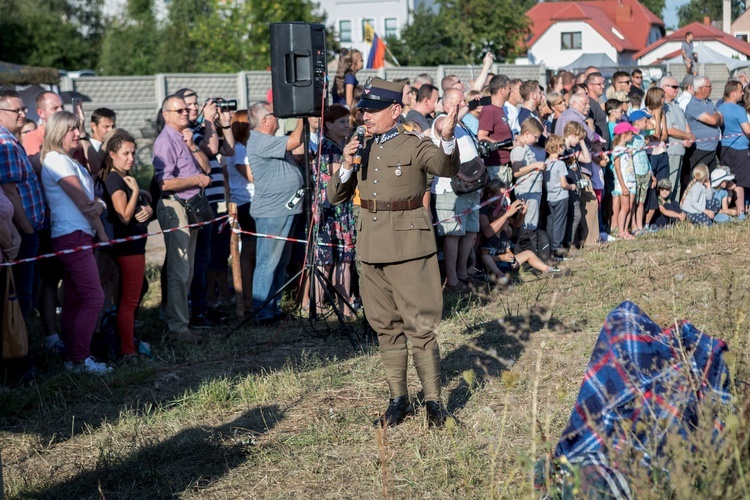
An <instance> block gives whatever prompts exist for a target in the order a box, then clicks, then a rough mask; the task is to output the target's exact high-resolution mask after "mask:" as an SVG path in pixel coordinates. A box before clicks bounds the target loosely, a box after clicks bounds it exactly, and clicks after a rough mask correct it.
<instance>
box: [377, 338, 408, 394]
mask: <svg viewBox="0 0 750 500" xmlns="http://www.w3.org/2000/svg"><path fill="white" fill-rule="evenodd" d="M380 355H381V356H382V358H383V367H384V368H385V380H386V381H387V382H388V389H389V390H390V392H391V399H396V398H398V397H400V396H408V395H409V390H408V389H407V387H406V368H407V367H408V365H409V351H407V349H406V344H404V346H403V349H395V350H390V349H389V350H383V349H381V350H380Z"/></svg>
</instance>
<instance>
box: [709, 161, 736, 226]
mask: <svg viewBox="0 0 750 500" xmlns="http://www.w3.org/2000/svg"><path fill="white" fill-rule="evenodd" d="M733 180H734V175H732V173H731V172H730V171H729V167H724V166H721V165H719V166H718V167H716V169H715V170H714V171H713V172H711V187H712V188H713V191H714V197H713V199H714V200H716V201H718V202H719V203H718V208H719V213H717V214H716V215H715V216H714V222H727V221H729V220H731V218H732V217H737V215H738V214H739V211H738V210H737V209H736V208H729V202H730V200H731V198H732V197H731V196H730V194H729V184H730V183H731V182H732V181H733Z"/></svg>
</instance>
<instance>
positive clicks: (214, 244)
mask: <svg viewBox="0 0 750 500" xmlns="http://www.w3.org/2000/svg"><path fill="white" fill-rule="evenodd" d="M175 94H176V95H178V96H180V97H182V98H183V99H184V100H185V104H186V105H187V108H188V122H189V124H188V128H189V129H190V130H191V131H192V132H193V141H194V142H195V144H196V145H197V146H198V147H199V148H201V151H203V154H205V155H206V157H207V158H208V163H209V165H211V173H210V174H209V175H210V176H211V186H210V187H209V188H206V190H205V194H206V198H208V202H209V203H210V204H211V208H212V209H213V210H214V213H215V214H216V215H217V216H218V215H223V213H220V212H219V203H221V202H223V201H225V194H224V193H225V189H224V188H225V186H224V174H223V173H222V167H221V164H220V163H219V160H218V158H217V156H216V155H217V154H218V153H221V154H222V155H224V156H225V157H227V158H230V157H232V156H233V155H234V136H233V135H232V128H231V127H230V121H231V115H230V113H229V111H223V112H220V111H219V109H218V106H217V105H216V103H215V102H213V101H212V100H209V101H208V102H206V103H205V105H204V106H202V107H201V105H200V104H199V102H198V94H197V93H196V92H195V91H194V90H192V89H188V88H183V89H180V90H178V91H177V92H175ZM200 114H203V122H202V123H199V122H198V117H199V115H200ZM217 127H222V129H223V132H224V134H223V136H222V138H221V139H220V138H219V135H218V133H217ZM220 225H221V224H220V223H218V222H217V223H215V224H210V225H208V226H205V227H202V228H200V229H198V240H197V242H196V244H195V268H194V269H193V280H192V281H191V283H190V328H194V329H196V330H201V329H210V328H213V327H215V326H217V325H219V324H221V321H222V320H223V319H225V318H223V317H222V316H221V315H220V314H218V313H217V312H215V311H214V310H211V309H209V307H208V295H209V289H210V288H211V286H213V285H215V283H216V276H217V272H216V271H215V270H212V269H211V266H210V264H211V263H212V262H213V261H214V255H213V254H214V253H216V255H217V256H219V255H221V254H222V253H223V252H224V249H223V248H221V243H222V241H225V240H223V239H222V238H219V237H218V228H219V226H220ZM224 245H226V243H224ZM216 260H217V263H216V267H220V266H219V265H218V259H216Z"/></svg>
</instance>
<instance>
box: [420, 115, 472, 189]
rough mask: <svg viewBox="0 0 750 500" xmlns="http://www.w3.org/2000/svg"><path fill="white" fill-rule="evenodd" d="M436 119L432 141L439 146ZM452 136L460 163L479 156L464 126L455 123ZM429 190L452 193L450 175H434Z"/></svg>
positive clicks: (433, 124)
mask: <svg viewBox="0 0 750 500" xmlns="http://www.w3.org/2000/svg"><path fill="white" fill-rule="evenodd" d="M437 121H438V120H437V119H436V120H435V121H434V122H433V123H432V142H433V143H434V144H435V145H436V146H438V147H439V146H440V136H439V135H438V133H437V130H435V124H436V123H437ZM454 136H455V138H456V145H457V146H458V156H459V159H460V162H461V163H466V162H468V161H471V160H473V159H474V158H476V157H477V156H479V153H478V152H477V147H476V145H475V144H474V139H473V138H472V137H471V134H470V133H469V132H467V131H466V129H465V128H463V127H462V126H461V125H457V126H456V128H455V131H454ZM430 191H431V192H432V194H443V193H446V192H451V193H452V192H453V187H451V177H435V179H434V180H433V181H432V186H431V187H430Z"/></svg>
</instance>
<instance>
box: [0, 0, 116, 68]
mask: <svg viewBox="0 0 750 500" xmlns="http://www.w3.org/2000/svg"><path fill="white" fill-rule="evenodd" d="M101 5H102V0H75V1H73V0H71V1H68V0H46V1H45V0H0V11H1V12H3V13H4V15H3V16H0V47H2V58H3V60H5V61H7V62H12V63H17V64H28V65H34V66H51V67H55V68H60V69H82V68H94V67H96V63H97V60H98V59H99V50H100V47H101V37H102V33H103V30H104V24H103V20H102V15H101Z"/></svg>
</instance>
